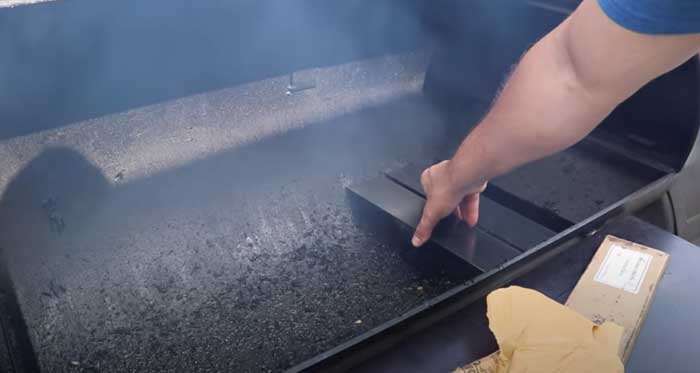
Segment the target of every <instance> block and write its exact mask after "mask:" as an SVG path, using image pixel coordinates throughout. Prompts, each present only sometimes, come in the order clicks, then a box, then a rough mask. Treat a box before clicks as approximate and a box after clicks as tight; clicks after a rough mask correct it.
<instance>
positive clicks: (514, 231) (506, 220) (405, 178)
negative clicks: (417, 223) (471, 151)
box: [386, 164, 556, 251]
mask: <svg viewBox="0 0 700 373" xmlns="http://www.w3.org/2000/svg"><path fill="white" fill-rule="evenodd" d="M421 172H422V169H421V168H419V167H417V166H415V165H413V164H409V165H408V166H406V167H403V168H400V169H398V170H394V171H391V172H388V173H387V174H386V175H387V177H389V178H390V179H392V180H394V181H396V182H397V183H399V184H401V185H403V186H404V187H406V188H408V189H410V190H412V191H414V192H415V193H418V194H419V195H421V196H423V197H425V191H424V190H423V187H422V186H421V184H420V175H421ZM479 206H480V211H481V213H480V214H479V224H478V228H480V229H482V230H484V231H486V232H489V233H491V234H492V235H494V236H496V237H498V238H500V239H502V240H504V241H506V242H508V243H509V244H511V245H513V246H515V247H516V248H518V249H519V250H520V251H525V250H527V249H528V248H530V247H533V246H535V245H537V244H539V243H540V242H542V241H544V240H546V239H548V238H550V237H552V236H554V235H555V234H556V232H554V231H553V230H551V229H548V228H546V227H544V226H542V225H540V224H538V223H536V222H534V221H532V220H530V219H528V218H526V217H525V216H523V215H521V214H519V213H517V212H515V211H513V210H512V209H509V208H507V207H505V206H503V205H501V204H499V203H497V202H495V201H494V200H492V199H490V198H488V197H486V196H484V195H482V196H481V198H480V201H479Z"/></svg>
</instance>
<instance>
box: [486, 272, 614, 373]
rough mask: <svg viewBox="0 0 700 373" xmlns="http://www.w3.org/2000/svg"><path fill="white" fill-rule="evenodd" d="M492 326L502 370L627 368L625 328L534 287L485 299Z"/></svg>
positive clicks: (571, 372)
mask: <svg viewBox="0 0 700 373" xmlns="http://www.w3.org/2000/svg"><path fill="white" fill-rule="evenodd" d="M486 303H487V307H488V311H487V316H488V319H489V328H490V329H491V331H492V332H493V334H494V335H495V336H496V341H497V342H498V346H499V347H500V352H499V355H498V358H497V359H496V365H497V368H496V372H498V373H506V372H508V373H525V372H530V373H532V372H538V373H554V372H567V373H579V372H580V373H589V372H601V373H603V372H610V373H618V372H624V366H623V364H622V362H621V361H620V358H619V357H618V349H619V347H620V340H621V338H622V332H623V329H622V327H620V326H618V325H616V324H614V323H611V322H605V323H603V324H602V325H596V324H594V323H593V322H591V321H590V320H588V319H586V318H585V317H583V316H581V315H579V314H578V313H576V312H575V311H573V310H571V309H569V308H567V307H565V306H563V305H561V304H559V303H557V302H555V301H553V300H551V299H549V298H547V297H546V296H544V295H542V294H540V293H538V292H536V291H534V290H530V289H525V288H521V287H517V286H511V287H508V288H505V289H499V290H495V291H493V292H492V293H491V294H489V295H488V297H487V298H486Z"/></svg>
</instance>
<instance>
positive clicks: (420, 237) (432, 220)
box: [411, 203, 440, 247]
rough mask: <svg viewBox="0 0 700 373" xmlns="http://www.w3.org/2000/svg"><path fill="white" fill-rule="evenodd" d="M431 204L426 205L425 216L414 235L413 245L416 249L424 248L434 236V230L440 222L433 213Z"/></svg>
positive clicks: (422, 217)
mask: <svg viewBox="0 0 700 373" xmlns="http://www.w3.org/2000/svg"><path fill="white" fill-rule="evenodd" d="M431 207H432V206H431V205H430V203H426V204H425V207H424V208H423V215H422V216H421V218H420V222H419V223H418V226H417V227H416V231H415V232H414V233H413V239H412V240H411V244H412V245H413V246H415V247H420V246H422V245H423V244H424V243H425V242H426V241H428V240H429V239H430V236H431V235H432V234H433V229H434V228H435V225H437V223H438V222H439V221H440V219H439V218H437V216H436V215H435V214H434V213H433V211H432V209H431Z"/></svg>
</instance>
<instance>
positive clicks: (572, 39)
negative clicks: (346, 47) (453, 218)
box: [413, 0, 700, 246]
mask: <svg viewBox="0 0 700 373" xmlns="http://www.w3.org/2000/svg"><path fill="white" fill-rule="evenodd" d="M699 47H700V35H699V34H687V35H646V34H640V33H637V32H633V31H629V30H627V29H625V28H623V27H621V26H619V25H618V24H616V23H615V22H613V21H612V20H611V19H609V18H608V17H607V16H606V14H605V13H604V12H603V11H602V10H601V8H600V6H599V5H598V3H597V1H596V0H584V1H583V2H582V3H581V5H580V6H579V7H578V8H577V9H576V11H574V12H573V13H572V14H571V16H570V17H569V18H567V19H566V20H565V21H564V22H562V23H561V24H560V25H559V26H557V27H556V28H555V29H554V30H552V31H551V32H550V33H549V34H547V35H546V36H545V37H544V38H542V39H541V40H540V41H539V42H537V43H536V44H535V45H534V46H533V47H532V48H531V49H530V50H529V51H528V52H527V53H526V54H525V55H524V56H523V58H522V60H521V61H520V63H519V64H518V66H517V68H516V69H515V70H514V71H513V74H512V75H511V77H510V78H509V79H508V81H507V82H506V84H505V85H504V87H503V90H502V91H501V93H500V95H499V97H498V98H497V99H496V101H495V103H494V105H493V107H492V108H491V110H490V111H489V113H488V114H487V115H486V116H485V117H484V119H483V120H482V121H481V123H479V124H478V125H477V126H476V127H475V128H474V130H473V131H472V132H471V133H470V134H469V136H467V138H466V139H465V140H464V141H463V143H462V144H461V146H460V147H459V148H458V150H457V152H456V153H455V155H454V156H453V158H452V159H451V160H449V161H445V162H442V163H439V164H437V165H435V166H433V167H431V168H429V169H427V170H426V171H424V173H423V175H422V177H421V182H422V183H423V187H424V189H425V191H426V194H427V197H428V198H427V202H426V205H425V207H424V210H423V215H422V218H421V221H420V223H419V225H418V227H417V229H416V232H415V235H414V240H413V244H414V245H415V246H420V245H422V244H423V243H424V242H425V241H427V240H428V239H429V238H430V235H431V233H432V230H433V228H434V227H435V225H436V224H437V223H438V222H439V221H440V220H441V219H442V218H444V217H445V216H447V215H449V214H450V213H452V212H453V211H455V210H456V211H457V215H458V216H459V217H460V218H462V220H464V221H465V222H467V223H468V224H470V225H475V224H476V222H477V220H478V198H479V193H480V192H481V191H483V188H484V187H485V183H486V182H487V181H488V180H491V179H492V178H494V177H496V176H499V175H502V174H504V173H506V172H508V171H510V170H512V169H513V168H516V167H518V166H521V165H523V164H525V163H528V162H531V161H534V160H537V159H540V158H543V157H545V156H548V155H550V154H553V153H555V152H558V151H560V150H563V149H565V148H567V147H569V146H571V145H573V144H575V143H576V142H578V141H579V140H581V139H582V138H583V137H585V136H586V135H587V134H588V133H590V132H591V131H592V130H593V129H594V128H595V127H596V126H597V125H598V124H599V123H600V122H601V121H602V120H603V119H604V118H605V117H606V116H607V115H608V114H609V113H610V112H611V111H612V110H613V109H614V108H615V107H616V106H617V105H619V104H620V103H621V102H622V101H624V100H625V99H626V98H628V97H629V96H631V95H632V94H633V93H634V92H636V91H637V90H638V89H639V88H641V87H642V86H643V85H645V84H646V83H648V82H649V81H650V80H652V79H654V78H656V77H657V76H659V75H661V74H663V73H665V72H667V71H669V70H671V69H673V68H675V67H676V66H678V65H680V64H681V63H683V62H684V61H686V60H687V59H689V58H690V57H692V56H693V55H694V54H696V53H697V50H698V48H699Z"/></svg>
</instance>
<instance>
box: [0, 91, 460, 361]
mask: <svg viewBox="0 0 700 373" xmlns="http://www.w3.org/2000/svg"><path fill="white" fill-rule="evenodd" d="M441 128H442V123H441V122H440V120H438V118H437V116H436V115H435V114H434V112H433V111H432V109H431V108H430V106H429V105H428V104H426V103H425V102H424V101H423V100H422V99H421V98H420V97H408V98H406V99H403V100H399V101H397V102H394V103H391V104H387V105H385V106H382V107H378V108H375V109H368V110H365V111H363V112H359V113H356V114H352V115H348V116H344V117H341V118H337V119H335V120H333V121H331V122H327V123H319V124H316V125H312V126H309V127H307V128H305V129H302V130H296V131H292V132H290V133H288V134H286V135H284V136H280V137H277V138H272V139H268V140H265V141H263V142H260V143H257V144H254V145H250V146H248V147H245V148H241V149H238V150H236V151H232V152H230V153H224V154H219V155H216V156H214V157H209V158H207V159H204V160H201V161H197V162H195V163H192V164H190V165H187V166H184V167H180V168H178V169H174V170H170V171H167V172H164V173H160V174H157V175H153V176H151V177H148V178H145V179H140V180H136V181H133V182H130V183H127V184H123V185H120V186H117V187H116V188H112V187H108V186H106V185H107V183H105V182H104V180H102V178H103V176H102V175H101V174H100V173H99V172H97V171H95V170H93V169H92V168H91V166H89V165H88V164H87V163H85V161H84V160H81V158H80V156H78V155H76V154H75V153H72V152H71V151H69V150H65V149H55V150H51V151H48V152H45V153H44V154H43V155H41V156H40V157H39V158H37V159H36V160H34V161H33V162H32V163H30V164H29V166H28V167H26V168H25V169H24V170H23V171H21V172H20V174H19V176H18V177H17V178H16V179H15V180H14V182H12V183H11V184H10V185H9V187H8V190H7V192H6V194H5V198H4V205H3V206H2V214H3V216H5V217H9V216H14V217H15V218H14V219H15V220H16V221H15V224H14V228H13V232H12V235H11V236H10V237H5V240H4V241H3V246H4V247H5V251H6V253H5V254H6V259H7V262H8V266H9V268H10V271H11V273H12V277H13V281H14V284H15V286H16V289H17V293H18V297H19V302H20V305H21V307H22V310H23V313H24V317H25V319H26V321H27V325H28V328H29V332H30V335H31V339H32V341H33V344H34V346H35V350H36V353H37V357H38V360H39V363H40V365H41V367H42V369H43V370H45V371H72V370H79V369H85V368H86V367H94V368H97V369H99V371H126V370H129V371H132V370H137V371H156V370H157V371H162V370H173V371H194V370H199V369H203V370H211V371H240V372H246V371H255V372H259V371H261V370H262V371H267V370H272V371H278V370H281V369H284V368H287V367H290V366H291V365H293V364H295V363H299V362H301V361H303V360H305V359H307V358H310V357H312V356H314V355H316V354H318V353H320V352H323V351H324V350H327V349H329V348H332V347H334V346H336V345H337V344H339V343H341V342H343V341H346V340H348V339H350V338H351V337H354V336H356V335H359V334H360V333H362V332H365V331H367V330H368V329H370V328H372V327H375V326H378V325H380V324H381V323H383V322H386V321H388V320H389V319H391V318H394V317H397V316H399V315H400V314H401V313H402V312H404V311H407V310H409V309H411V308H412V307H415V306H416V305H418V304H420V303H421V302H423V301H425V300H427V299H429V298H431V297H433V296H435V295H438V294H440V293H442V292H444V291H445V290H447V289H449V288H450V287H452V286H453V285H455V284H456V283H458V282H460V281H463V280H465V278H466V276H467V275H466V274H465V275H463V276H462V277H461V278H460V277H454V276H450V275H447V274H445V273H442V272H441V270H440V269H436V268H440V267H441V266H440V265H438V266H433V267H421V268H419V267H417V266H415V265H412V264H411V263H413V261H411V260H410V256H411V255H415V254H412V253H413V252H414V250H412V249H410V248H409V244H408V243H406V245H405V246H404V247H389V246H387V245H386V244H384V243H382V242H380V240H378V239H375V238H373V237H372V236H370V235H368V234H367V233H366V231H365V230H362V229H360V228H358V226H357V224H356V222H355V221H354V217H353V215H352V213H351V211H350V208H349V206H348V203H347V200H346V195H345V191H344V186H346V185H349V184H350V183H353V182H356V181H360V180H363V179H366V178H369V177H371V176H375V175H378V174H379V173H380V172H381V171H383V170H386V169H390V168H393V167H399V166H401V165H403V164H405V163H406V162H417V163H426V162H429V161H430V160H432V159H434V158H439V157H441V156H444V155H441V152H442V151H443V149H444V145H442V143H441V139H442V138H443V137H444V134H443V131H442V129H441ZM67 165H68V166H67ZM81 165H82V166H81ZM66 170H68V171H66ZM37 177H39V178H44V179H43V180H44V182H41V181H39V180H38V179H37ZM47 198H51V199H52V200H51V201H49V202H48V203H43V205H44V206H43V207H42V202H46V199H47ZM9 201H14V202H9ZM17 216H19V218H17ZM61 221H62V224H65V228H62V227H61V223H59V222H61ZM59 231H60V232H59ZM406 259H409V260H406ZM71 362H76V363H78V364H79V366H75V365H73V364H72V363H71Z"/></svg>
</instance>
